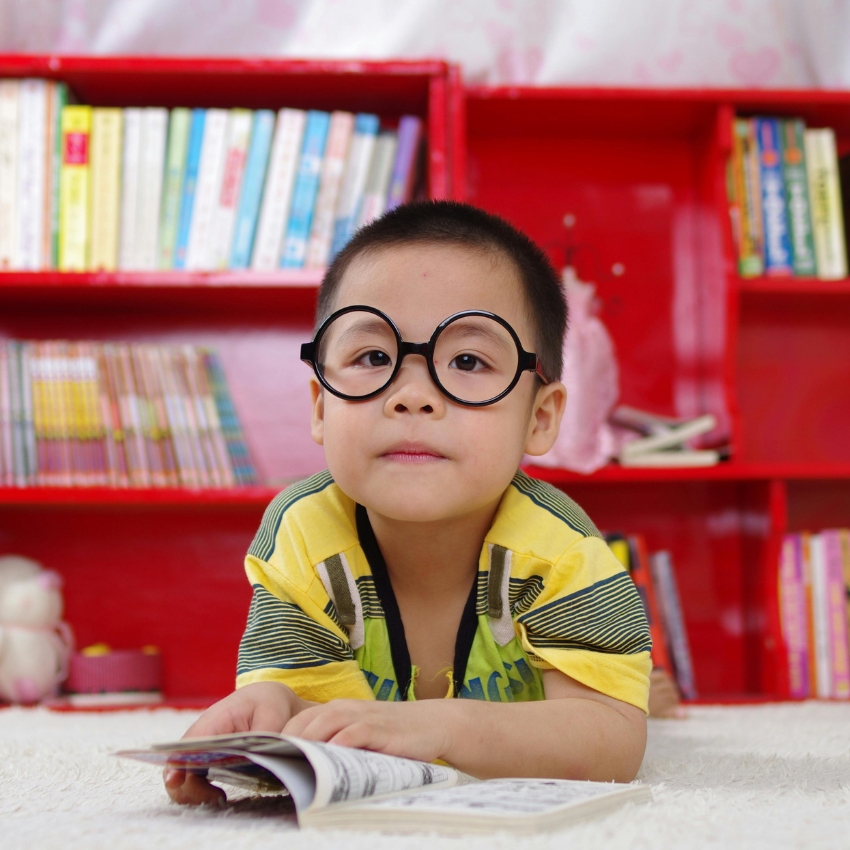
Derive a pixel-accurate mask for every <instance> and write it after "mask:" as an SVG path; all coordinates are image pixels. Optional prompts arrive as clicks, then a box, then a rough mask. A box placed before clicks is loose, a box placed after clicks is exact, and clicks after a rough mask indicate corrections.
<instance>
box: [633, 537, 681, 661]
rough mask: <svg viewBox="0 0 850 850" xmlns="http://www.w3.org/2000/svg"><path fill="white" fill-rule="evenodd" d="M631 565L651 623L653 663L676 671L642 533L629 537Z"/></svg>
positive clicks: (634, 580) (634, 579)
mask: <svg viewBox="0 0 850 850" xmlns="http://www.w3.org/2000/svg"><path fill="white" fill-rule="evenodd" d="M629 566H630V570H629V573H630V575H631V577H632V581H633V582H634V584H635V587H636V588H637V592H638V595H639V596H640V598H641V601H642V602H643V609H644V612H645V613H646V619H647V622H648V623H649V634H650V637H651V638H652V665H653V667H660V668H661V669H662V670H666V671H667V672H668V673H675V670H674V669H673V665H672V663H671V659H670V648H669V645H668V642H667V637H666V635H665V633H664V623H663V620H662V619H661V609H660V608H659V605H658V596H657V594H656V592H655V584H654V583H653V580H652V573H651V571H650V560H649V554H648V552H647V549H646V543H645V542H644V539H643V537H641V536H640V535H633V536H631V537H629Z"/></svg>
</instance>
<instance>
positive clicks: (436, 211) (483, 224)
mask: <svg viewBox="0 0 850 850" xmlns="http://www.w3.org/2000/svg"><path fill="white" fill-rule="evenodd" d="M423 243H425V244H432V245H433V244H437V245H439V244H446V245H463V246H468V247H470V248H478V249H480V250H484V251H495V252H498V253H499V254H501V255H502V256H503V257H505V258H506V259H507V260H508V261H509V262H511V263H512V264H513V266H514V268H515V269H516V271H517V274H518V276H519V279H520V281H521V283H522V287H523V290H524V292H525V300H526V303H527V306H528V310H529V317H530V319H531V322H532V326H533V329H534V331H535V342H536V352H537V355H538V357H539V358H540V364H541V366H542V368H543V373H544V374H545V375H546V378H547V379H548V380H550V381H556V380H560V377H561V370H562V368H563V347H564V335H565V334H566V331H567V300H566V298H565V297H564V291H563V289H562V288H561V282H560V279H559V277H558V273H557V272H556V271H555V269H554V267H553V266H552V264H551V263H550V262H549V259H548V258H547V257H546V255H545V254H544V253H543V251H542V250H541V249H540V247H539V246H538V245H536V244H535V243H534V242H533V241H532V240H531V239H529V237H528V236H526V235H525V234H524V233H522V232H521V231H519V230H517V229H516V228H515V227H514V226H513V225H511V224H509V223H508V222H507V221H505V220H504V219H503V218H500V217H498V216H495V215H491V214H490V213H487V212H484V210H481V209H478V208H477V207H473V206H471V205H470V204H462V203H459V202H458V201H415V202H413V203H409V204H403V205H401V206H399V207H396V208H395V209H394V210H391V211H390V212H388V213H385V214H384V215H383V216H381V217H380V218H378V219H376V220H375V221H373V222H372V223H371V224H368V225H366V226H365V227H362V228H360V230H358V231H357V232H356V233H355V234H354V236H353V237H352V238H351V240H350V241H349V242H348V244H347V245H346V246H345V247H344V248H343V249H342V250H341V251H340V252H339V253H338V254H337V255H336V257H334V260H333V262H332V263H331V264H330V266H329V267H328V270H327V271H326V272H325V276H324V278H323V280H322V285H321V288H320V289H319V296H318V303H317V305H316V326H317V327H318V326H319V325H320V324H321V323H322V322H323V321H324V320H325V319H326V318H327V317H328V316H329V315H330V314H331V313H332V312H333V302H334V297H335V295H336V291H337V289H338V288H339V285H340V282H341V281H342V278H343V276H344V274H345V272H346V271H347V270H348V267H349V266H350V265H351V263H352V262H353V261H354V260H355V259H356V258H357V257H359V256H360V255H361V254H367V253H370V252H372V251H376V250H380V249H383V248H389V247H391V246H394V245H409V244H423Z"/></svg>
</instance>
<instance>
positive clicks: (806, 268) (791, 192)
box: [779, 119, 817, 276]
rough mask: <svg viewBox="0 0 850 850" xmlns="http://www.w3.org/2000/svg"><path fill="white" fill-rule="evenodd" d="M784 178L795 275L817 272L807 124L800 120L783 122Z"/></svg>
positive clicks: (781, 127)
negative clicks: (806, 149)
mask: <svg viewBox="0 0 850 850" xmlns="http://www.w3.org/2000/svg"><path fill="white" fill-rule="evenodd" d="M779 126H780V149H781V151H782V179H783V181H784V183H785V206H786V209H787V211H788V228H789V231H790V239H791V254H792V256H793V258H794V274H795V275H798V276H805V275H810V276H814V275H815V274H817V262H816V260H815V243H814V241H813V239H812V216H811V211H810V210H809V181H808V178H807V177H806V154H805V150H804V147H803V137H804V134H805V129H806V127H805V124H803V122H802V121H801V120H800V119H794V120H791V121H780V122H779Z"/></svg>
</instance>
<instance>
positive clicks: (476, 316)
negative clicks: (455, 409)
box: [301, 305, 546, 407]
mask: <svg viewBox="0 0 850 850" xmlns="http://www.w3.org/2000/svg"><path fill="white" fill-rule="evenodd" d="M408 354H419V355H421V356H422V357H424V358H425V361H426V362H427V364H428V372H429V373H430V375H431V378H432V379H433V381H434V383H435V384H436V385H437V387H438V388H439V390H440V392H442V393H443V395H445V396H447V397H448V398H450V399H451V400H452V401H455V402H457V403H458V404H465V405H469V406H470V407H482V406H484V405H487V404H493V403H494V402H497V401H499V399H501V398H504V397H505V396H506V395H507V394H508V393H509V392H510V391H511V390H512V389H513V388H514V387H515V386H516V385H517V382H518V381H519V379H520V376H521V375H522V373H523V372H536V373H537V374H538V375H539V376H540V378H541V379H542V380H543V381H544V383H546V379H545V377H544V375H543V372H542V370H541V367H540V361H539V359H538V357H537V355H536V354H532V353H531V352H530V351H525V350H524V349H523V347H522V344H521V343H520V341H519V337H518V336H517V335H516V332H515V331H514V329H513V328H512V327H511V326H510V325H509V324H508V323H507V322H506V321H505V320H504V319H502V318H500V317H499V316H497V315H496V314H495V313H488V312H487V311H485V310H464V311H463V312H461V313H455V314H454V315H452V316H449V317H448V318H447V319H445V320H444V321H442V322H440V324H439V325H438V326H437V328H436V330H435V331H434V333H433V334H432V335H431V339H430V340H429V341H428V342H405V341H404V340H403V339H402V338H401V333H400V332H399V330H398V328H397V327H396V326H395V324H394V323H393V321H392V319H390V317H389V316H387V315H385V314H384V313H382V312H381V311H380V310H377V309H376V308H374V307H366V306H363V305H356V306H352V307H343V308H342V309H341V310H337V311H336V312H335V313H333V314H332V315H331V316H329V317H328V318H327V319H326V320H325V321H324V322H323V323H322V325H321V327H320V328H319V330H318V331H317V332H316V336H315V337H314V339H313V341H312V342H306V343H304V344H303V345H302V346H301V359H302V360H303V361H304V362H305V363H308V364H310V365H311V366H312V367H313V370H314V371H315V373H316V377H317V378H318V379H319V382H320V383H321V384H322V386H323V387H325V389H327V390H328V391H329V392H331V393H333V394H334V395H335V396H338V397H339V398H342V399H345V400H347V401H364V400H365V399H369V398H374V397H375V396H377V395H380V394H381V393H382V392H383V391H384V390H385V389H386V388H387V387H388V386H389V385H390V384H391V383H392V382H393V380H394V379H395V377H396V375H398V372H399V369H400V368H401V363H402V361H403V360H404V358H405V357H406V356H407V355H408Z"/></svg>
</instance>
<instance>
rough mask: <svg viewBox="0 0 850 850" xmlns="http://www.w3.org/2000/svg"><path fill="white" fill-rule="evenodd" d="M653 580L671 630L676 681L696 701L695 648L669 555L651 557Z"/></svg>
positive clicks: (685, 695)
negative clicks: (686, 627) (693, 652)
mask: <svg viewBox="0 0 850 850" xmlns="http://www.w3.org/2000/svg"><path fill="white" fill-rule="evenodd" d="M650 565H651V569H652V578H653V581H654V583H655V589H656V590H657V591H658V601H659V603H660V605H659V607H660V608H661V616H662V618H663V620H664V624H665V626H666V627H667V635H668V637H669V639H670V654H671V655H672V657H673V667H674V668H675V670H676V681H677V682H678V683H679V688H680V689H681V691H682V696H684V697H685V698H686V699H694V698H695V697H696V695H697V689H696V682H695V681H694V668H693V661H692V658H691V648H690V644H689V642H688V633H687V631H686V630H685V618H684V615H683V612H682V605H681V602H680V600H679V591H678V588H677V586H676V576H675V573H674V572H673V563H672V561H671V560H670V553H669V552H664V551H662V552H656V553H655V554H654V555H652V557H651V558H650Z"/></svg>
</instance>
